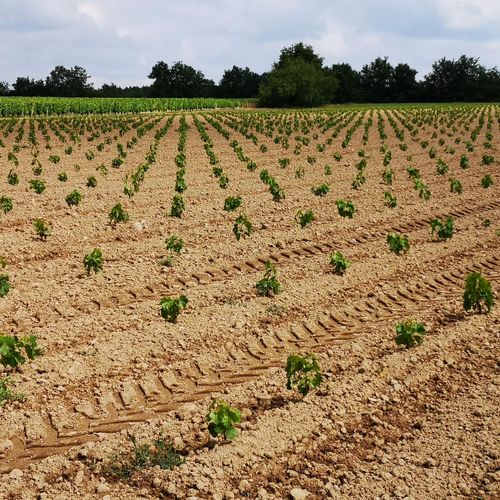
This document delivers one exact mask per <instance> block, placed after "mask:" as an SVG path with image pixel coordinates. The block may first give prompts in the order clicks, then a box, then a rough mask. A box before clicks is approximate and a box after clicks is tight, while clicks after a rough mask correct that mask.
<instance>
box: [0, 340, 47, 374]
mask: <svg viewBox="0 0 500 500" xmlns="http://www.w3.org/2000/svg"><path fill="white" fill-rule="evenodd" d="M23 351H24V353H23ZM41 354H42V350H41V349H40V348H39V347H38V346H37V339H36V337H35V336H34V335H27V336H25V337H22V338H19V337H17V336H16V335H14V336H12V335H0V364H2V365H3V366H10V367H12V368H17V367H18V366H19V365H22V364H24V363H25V362H26V356H27V357H28V359H34V358H36V357H37V356H40V355H41Z"/></svg>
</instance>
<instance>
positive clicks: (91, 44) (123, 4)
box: [0, 0, 500, 87]
mask: <svg viewBox="0 0 500 500" xmlns="http://www.w3.org/2000/svg"><path fill="white" fill-rule="evenodd" d="M299 41H303V42H305V43H308V44H310V45H312V46H313V47H314V49H315V50H316V52H317V53H319V54H320V55H321V56H323V57H324V59H325V63H327V64H333V63H337V62H349V63H350V64H351V65H352V66H353V67H355V68H357V69H360V68H361V66H362V65H363V64H366V63H368V62H370V61H372V60H373V59H374V58H375V57H377V56H388V57H389V60H390V62H391V63H393V64H397V63H399V62H407V63H409V64H410V65H411V66H412V67H414V68H415V69H417V70H418V71H419V74H418V77H419V78H421V77H423V76H424V75H425V74H426V73H427V72H428V71H429V70H430V68H431V65H432V63H433V61H435V60H436V59H439V58H441V57H443V56H446V57H448V58H457V57H459V56H460V55H461V54H466V55H469V56H475V57H479V58H480V62H481V63H482V64H483V65H485V66H487V67H493V66H499V67H500V0H417V1H415V0H413V1H412V0H410V1H407V0H406V1H405V0H212V1H209V0H0V81H7V82H9V83H13V82H14V81H15V79H16V77H17V76H31V77H35V78H45V76H47V75H48V73H49V72H50V71H51V70H52V69H53V68H54V66H56V65H63V66H66V67H70V66H74V65H78V66H82V67H84V68H85V69H86V70H87V72H88V73H89V74H90V75H91V76H92V82H93V83H94V85H95V86H96V87H99V86H100V85H101V84H102V83H104V82H107V83H110V82H114V83H116V84H118V85H135V84H139V85H142V84H145V83H148V82H150V81H149V80H148V79H147V75H148V74H149V71H150V70H151V67H152V66H153V65H154V64H155V63H156V62H157V61H159V60H162V61H165V62H167V63H169V64H170V63H172V62H174V61H179V60H180V61H183V62H184V63H186V64H190V65H191V66H194V67H195V68H196V69H199V70H201V71H203V73H204V74H205V75H206V76H207V77H209V78H212V79H213V80H215V81H216V82H218V81H219V80H220V78H221V76H222V73H223V72H224V70H225V69H228V68H231V67H232V66H233V64H235V65H237V66H243V67H244V66H248V67H250V69H252V70H254V71H256V72H259V73H261V72H263V71H267V70H269V69H270V67H271V64H272V63H273V61H276V60H277V58H278V56H279V52H280V50H281V49H282V48H283V47H287V46H290V45H292V44H294V43H296V42H299Z"/></svg>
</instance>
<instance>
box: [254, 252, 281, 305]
mask: <svg viewBox="0 0 500 500" xmlns="http://www.w3.org/2000/svg"><path fill="white" fill-rule="evenodd" d="M265 269H266V270H265V273H264V277H263V278H262V279H261V280H259V281H258V282H257V283H256V285H255V288H256V289H257V293H258V294H259V295H261V296H264V297H269V296H270V295H272V294H273V295H276V294H277V293H279V292H280V291H281V285H280V283H279V281H278V277H277V276H278V272H277V270H276V266H275V265H274V264H273V263H272V262H271V261H269V260H268V261H267V262H266V263H265Z"/></svg>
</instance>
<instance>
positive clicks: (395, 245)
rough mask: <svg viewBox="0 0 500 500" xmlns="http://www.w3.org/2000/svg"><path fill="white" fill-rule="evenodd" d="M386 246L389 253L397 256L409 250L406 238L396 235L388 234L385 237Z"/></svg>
mask: <svg viewBox="0 0 500 500" xmlns="http://www.w3.org/2000/svg"><path fill="white" fill-rule="evenodd" d="M387 244H388V245H389V249H390V251H391V252H394V253H395V254H397V255H400V254H402V253H406V252H408V250H409V249H410V242H409V241H408V238H407V237H406V236H402V235H400V234H396V233H389V234H388V235H387Z"/></svg>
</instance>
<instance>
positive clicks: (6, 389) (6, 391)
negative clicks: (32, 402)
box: [0, 377, 26, 408]
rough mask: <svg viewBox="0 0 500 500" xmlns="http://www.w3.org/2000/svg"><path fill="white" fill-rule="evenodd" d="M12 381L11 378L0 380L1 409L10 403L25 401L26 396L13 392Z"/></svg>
mask: <svg viewBox="0 0 500 500" xmlns="http://www.w3.org/2000/svg"><path fill="white" fill-rule="evenodd" d="M11 387H12V381H11V380H10V378H9V377H2V378H0V408H1V407H2V405H4V404H5V403H8V402H14V401H24V400H25V399H26V396H25V395H24V394H20V393H16V392H13V391H12V389H11Z"/></svg>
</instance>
